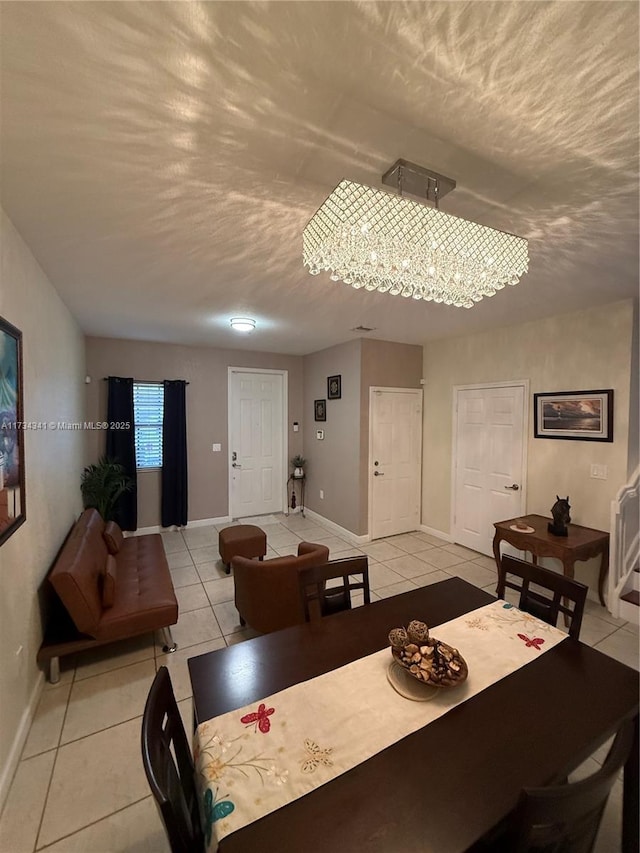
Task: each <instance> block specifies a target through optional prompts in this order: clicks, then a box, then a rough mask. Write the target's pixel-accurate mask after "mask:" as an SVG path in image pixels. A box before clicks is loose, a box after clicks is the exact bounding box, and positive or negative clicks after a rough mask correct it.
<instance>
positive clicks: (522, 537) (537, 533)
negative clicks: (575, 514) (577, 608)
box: [493, 515, 609, 607]
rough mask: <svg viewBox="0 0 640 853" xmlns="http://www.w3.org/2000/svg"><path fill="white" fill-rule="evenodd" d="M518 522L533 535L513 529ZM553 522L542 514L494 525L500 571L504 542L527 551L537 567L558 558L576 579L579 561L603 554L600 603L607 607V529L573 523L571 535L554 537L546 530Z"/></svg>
mask: <svg viewBox="0 0 640 853" xmlns="http://www.w3.org/2000/svg"><path fill="white" fill-rule="evenodd" d="M516 521H518V522H522V523H523V524H527V525H528V526H529V527H533V530H534V532H533V533H522V531H520V530H512V529H511V525H512V524H515V523H516ZM550 521H552V519H551V518H545V517H544V516H542V515H525V516H520V517H518V518H509V519H508V520H507V521H496V522H495V524H494V525H493V526H494V527H495V529H496V532H495V536H494V537H493V553H494V556H495V558H496V565H497V567H498V571H499V570H500V543H501V542H502V541H505V542H508V543H509V544H510V545H513V547H514V548H517V549H518V550H520V551H528V552H529V553H530V554H531V555H532V557H533V562H534V564H535V565H537V564H538V557H555V558H556V559H558V560H560V562H561V563H562V566H563V569H564V574H565V576H566V577H568V578H573V577H574V565H575V563H576V561H577V560H589V559H590V558H591V557H597V556H598V554H600V555H601V562H600V575H599V577H598V596H599V597H600V604H602V606H603V607H605V601H604V595H603V592H604V581H605V578H606V576H607V572H608V571H609V534H608V533H606V532H605V531H604V530H592V529H591V528H590V527H581V526H580V525H579V524H570V525H569V533H568V536H554V535H553V533H549V531H548V530H547V524H548V523H549V522H550Z"/></svg>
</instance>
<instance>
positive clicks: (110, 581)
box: [102, 554, 118, 607]
mask: <svg viewBox="0 0 640 853" xmlns="http://www.w3.org/2000/svg"><path fill="white" fill-rule="evenodd" d="M117 576H118V564H117V563H116V558H115V557H113V556H112V555H111V554H109V556H108V557H107V567H106V569H105V573H104V577H103V578H102V606H103V607H113V602H114V601H115V600H116V578H117Z"/></svg>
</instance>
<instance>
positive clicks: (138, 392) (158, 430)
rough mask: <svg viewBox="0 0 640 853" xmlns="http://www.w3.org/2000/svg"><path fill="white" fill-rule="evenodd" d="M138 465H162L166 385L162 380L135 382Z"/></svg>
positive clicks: (134, 397)
mask: <svg viewBox="0 0 640 853" xmlns="http://www.w3.org/2000/svg"><path fill="white" fill-rule="evenodd" d="M133 411H134V419H135V442H136V467H138V468H161V467H162V417H163V414H164V386H163V385H162V383H161V382H134V383H133Z"/></svg>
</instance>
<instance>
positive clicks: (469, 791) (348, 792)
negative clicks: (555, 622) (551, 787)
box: [188, 578, 639, 853]
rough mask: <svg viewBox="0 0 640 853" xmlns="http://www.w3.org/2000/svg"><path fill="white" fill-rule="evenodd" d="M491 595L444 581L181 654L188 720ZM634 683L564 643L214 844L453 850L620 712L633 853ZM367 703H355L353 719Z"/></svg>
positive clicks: (609, 728) (277, 852)
mask: <svg viewBox="0 0 640 853" xmlns="http://www.w3.org/2000/svg"><path fill="white" fill-rule="evenodd" d="M491 601H495V598H494V597H493V596H491V595H489V594H488V593H487V592H485V591H483V590H481V589H478V588H477V587H474V586H472V585H471V584H469V583H467V582H466V581H463V580H462V579H460V578H451V579H450V580H446V581H441V582H439V583H435V584H431V585H430V586H426V587H422V588H420V589H416V590H414V591H411V592H406V593H403V594H401V595H396V596H393V597H391V598H386V599H383V600H381V601H376V602H373V603H372V604H370V605H368V606H362V607H359V608H357V609H355V610H352V611H348V612H345V613H339V614H337V615H334V616H331V617H328V618H325V619H323V620H321V621H318V622H315V623H310V624H305V625H299V626H296V627H293V628H287V629H286V630H284V631H278V632H275V633H273V634H267V635H265V636H262V637H258V638H256V639H253V640H247V641H245V642H242V643H238V644H237V645H232V646H230V647H229V648H226V649H221V650H219V651H215V652H210V653H208V654H205V655H200V656H199V657H194V658H190V659H189V662H188V664H189V672H190V676H191V683H192V686H193V702H194V718H195V723H196V725H198V724H199V723H201V722H204V721H205V720H208V719H211V718H213V717H216V716H218V715H220V714H224V713H226V712H228V711H232V710H235V709H237V708H241V707H243V706H245V705H248V704H250V703H254V702H256V701H257V700H259V699H262V698H265V697H266V696H269V695H271V694H273V693H276V692H277V691H279V690H283V689H285V688H287V687H290V686H291V685H293V684H297V683H299V682H303V681H306V680H308V679H311V678H314V677H316V676H318V675H321V674H322V673H325V672H328V671H330V670H333V669H337V668H338V667H341V666H344V665H345V664H347V663H350V662H351V661H353V660H356V659H358V658H361V657H364V656H365V655H369V654H373V653H374V652H376V651H378V650H379V649H382V648H384V647H385V646H386V645H387V644H388V640H387V634H388V632H389V630H390V629H391V628H393V627H396V626H398V625H406V624H407V623H408V622H409V621H410V620H411V619H421V620H422V621H425V622H426V623H427V624H428V625H429V626H431V627H433V628H435V626H437V625H439V624H442V623H443V622H447V621H449V620H451V619H454V618H456V617H458V616H461V615H463V614H465V613H467V612H469V611H471V610H475V609H477V608H479V607H482V606H484V605H485V604H489V603H490V602H491ZM436 636H437V632H436ZM461 651H462V653H463V654H464V650H463V649H461ZM638 693H639V689H638V673H637V672H635V671H634V670H633V669H631V668H629V667H627V666H625V665H624V664H622V663H619V662H618V661H616V660H613V659H612V658H609V657H607V656H606V655H603V654H602V653H601V652H598V651H596V650H595V649H592V648H590V647H589V646H586V645H584V644H583V643H580V642H578V641H575V640H571V639H566V640H563V641H562V642H561V643H559V644H558V645H557V646H555V647H554V648H552V649H550V650H549V651H547V652H545V653H544V654H541V655H540V657H539V658H538V659H537V660H535V661H533V662H532V663H530V664H527V665H526V666H524V667H522V668H521V669H518V670H517V671H516V672H514V673H512V674H511V675H509V676H508V677H506V678H503V679H502V680H501V681H498V682H496V683H495V684H493V685H491V686H490V687H488V688H487V689H485V690H483V691H482V692H480V693H478V694H477V695H475V696H473V697H472V698H470V699H468V700H467V701H465V702H463V703H462V704H460V705H457V706H456V707H454V708H452V709H451V710H450V711H449V712H448V713H446V714H445V715H444V716H442V717H440V718H439V719H437V720H435V721H434V722H432V723H431V724H429V725H427V726H425V727H424V728H422V729H420V730H418V731H417V732H415V733H414V734H412V735H409V736H408V737H405V738H403V739H402V740H400V741H398V742H397V743H395V744H393V745H392V746H390V747H389V748H387V749H385V750H383V751H382V752H380V753H378V754H377V755H374V756H373V757H372V758H370V759H368V760H367V761H365V762H363V763H362V764H359V765H358V766H357V767H355V768H353V769H352V770H350V771H348V772H347V773H344V774H342V775H341V776H338V777H337V778H335V779H333V780H332V781H331V782H329V783H327V784H325V785H323V786H321V787H319V788H317V789H315V790H314V791H313V792H312V793H310V794H307V795H306V796H304V797H301V798H300V799H297V800H294V801H293V802H291V803H289V804H288V805H287V806H285V807H283V808H281V809H278V810H277V811H275V812H272V813H271V814H269V815H266V816H265V817H263V818H261V819H260V820H257V821H255V822H254V823H251V824H249V825H248V826H245V827H243V828H242V829H239V830H237V831H236V832H234V833H232V834H231V835H228V836H226V837H225V838H224V839H223V840H222V842H221V843H220V846H219V851H220V853H246V851H248V850H256V851H260V853H282V851H284V850H286V851H292V853H298V851H300V853H303V851H304V853H355V851H358V853H367V852H368V853H398V851H401V850H410V851H420V853H462V851H466V850H468V849H469V848H470V847H471V846H472V845H473V844H474V843H475V842H476V841H477V840H478V839H480V838H481V837H482V836H483V835H485V833H487V832H488V831H489V830H490V829H491V828H492V827H493V826H495V825H496V824H497V823H498V822H499V821H501V820H502V819H503V818H504V817H505V816H506V815H508V814H509V812H510V811H511V810H512V809H513V808H514V806H515V804H516V802H517V800H518V796H519V793H520V791H521V789H522V788H523V787H525V786H540V785H547V784H550V783H553V782H554V781H557V780H560V779H562V778H563V777H566V775H567V774H568V773H569V772H570V771H571V770H572V769H574V768H575V767H576V766H577V765H578V764H580V763H581V762H582V761H583V760H585V759H586V758H587V757H588V756H589V755H590V754H591V753H592V752H593V751H594V750H595V749H597V748H598V747H599V746H600V745H601V744H602V743H604V742H605V741H606V740H607V738H608V737H609V736H611V735H612V734H613V733H614V732H615V731H616V730H617V729H618V728H619V726H620V725H621V723H622V722H623V721H624V720H625V719H635V722H636V737H635V745H634V749H633V750H632V754H631V756H630V758H629V760H628V761H627V763H626V765H625V770H624V794H623V841H622V851H623V853H632V852H633V853H637V851H638V817H639V814H638V793H639V787H638V706H639V702H638ZM375 713H376V709H375V707H370V708H362V711H361V715H362V725H363V726H366V725H367V718H368V717H370V715H375ZM309 714H313V708H309Z"/></svg>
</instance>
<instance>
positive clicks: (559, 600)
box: [496, 554, 587, 640]
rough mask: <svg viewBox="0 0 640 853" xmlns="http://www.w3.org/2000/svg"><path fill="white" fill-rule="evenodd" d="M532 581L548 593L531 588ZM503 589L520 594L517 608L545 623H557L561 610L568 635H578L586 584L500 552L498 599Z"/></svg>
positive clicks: (576, 637) (501, 596) (585, 596)
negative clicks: (564, 617) (566, 623)
mask: <svg viewBox="0 0 640 853" xmlns="http://www.w3.org/2000/svg"><path fill="white" fill-rule="evenodd" d="M513 578H515V579H516V580H514V579H513ZM532 584H533V585H535V586H537V587H542V588H543V589H544V590H546V591H548V592H550V593H552V595H551V597H548V596H546V595H543V594H542V593H541V592H538V591H537V590H532V589H531V585H532ZM505 589H513V590H515V591H516V592H518V593H520V601H519V604H518V607H519V608H520V610H524V611H525V612H526V613H530V614H531V615H532V616H537V617H538V619H542V621H543V622H547V623H548V624H549V625H557V624H558V616H559V614H560V613H562V614H563V615H564V616H566V617H567V618H568V620H569V623H570V625H569V636H570V637H573V638H574V639H575V640H577V639H578V638H579V636H580V627H581V625H582V617H583V614H584V605H585V601H586V598H587V587H586V586H585V585H584V584H582V583H580V582H579V581H576V580H572V579H571V578H566V577H565V576H564V575H559V574H557V573H556V572H551V571H549V570H548V569H543V568H542V566H534V565H533V563H527V562H525V561H524V560H519V559H518V558H517V557H511V556H509V555H508V554H503V555H502V557H501V559H500V570H499V572H498V587H497V589H496V595H497V596H498V598H504V595H505ZM571 604H572V605H573V606H570V605H571Z"/></svg>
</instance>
